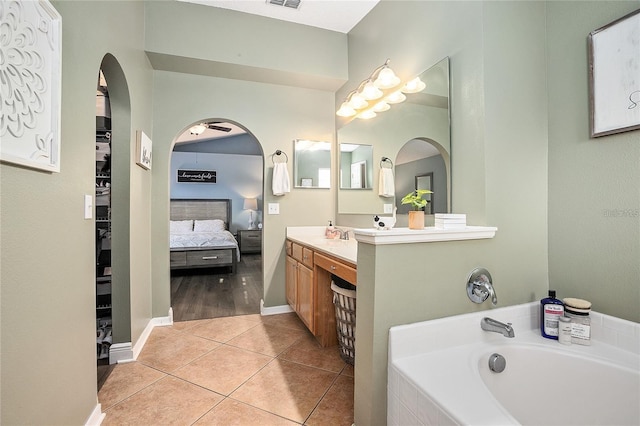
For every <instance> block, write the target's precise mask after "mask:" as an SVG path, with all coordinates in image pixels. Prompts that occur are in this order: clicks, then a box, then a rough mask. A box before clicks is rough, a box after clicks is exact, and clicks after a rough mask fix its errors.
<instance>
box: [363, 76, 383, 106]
mask: <svg viewBox="0 0 640 426" xmlns="http://www.w3.org/2000/svg"><path fill="white" fill-rule="evenodd" d="M361 94H362V97H363V98H365V99H366V100H368V101H373V100H375V99H380V98H381V97H382V91H381V90H380V89H378V88H377V87H376V86H375V85H374V84H373V81H371V80H369V81H368V82H367V84H365V85H364V87H363V88H362V92H361Z"/></svg>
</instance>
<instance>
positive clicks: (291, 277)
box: [285, 256, 298, 311]
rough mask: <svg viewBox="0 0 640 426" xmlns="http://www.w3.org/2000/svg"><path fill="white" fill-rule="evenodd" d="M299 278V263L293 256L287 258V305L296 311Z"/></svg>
mask: <svg viewBox="0 0 640 426" xmlns="http://www.w3.org/2000/svg"><path fill="white" fill-rule="evenodd" d="M297 276H298V262H296V260H295V259H294V258H292V257H291V256H287V269H286V274H285V288H286V295H287V303H288V304H289V306H291V307H292V308H293V310H294V311H295V310H296V309H297V308H296V299H297V298H296V287H297V281H298V279H297Z"/></svg>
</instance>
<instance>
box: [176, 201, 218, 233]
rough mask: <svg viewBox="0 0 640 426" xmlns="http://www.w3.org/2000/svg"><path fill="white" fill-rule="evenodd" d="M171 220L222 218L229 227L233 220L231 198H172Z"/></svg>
mask: <svg viewBox="0 0 640 426" xmlns="http://www.w3.org/2000/svg"><path fill="white" fill-rule="evenodd" d="M169 219H170V220H188V219H194V220H206V219H221V220H223V221H224V223H225V227H226V228H227V229H229V225H230V222H231V200H228V199H216V200H198V199H189V200H177V199H172V200H171V207H170V211H169Z"/></svg>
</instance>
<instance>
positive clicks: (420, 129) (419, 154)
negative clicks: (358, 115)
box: [338, 58, 451, 214]
mask: <svg viewBox="0 0 640 426" xmlns="http://www.w3.org/2000/svg"><path fill="white" fill-rule="evenodd" d="M420 78H421V79H422V81H424V82H425V84H426V87H425V89H424V90H423V91H421V92H419V93H414V94H407V100H406V101H405V102H403V103H401V104H396V105H393V107H392V108H391V109H390V110H388V111H385V112H382V113H379V114H378V115H377V117H375V118H372V119H370V120H362V119H353V120H352V121H350V122H349V123H348V124H346V125H344V126H343V127H342V128H340V129H339V130H338V142H339V144H343V143H345V144H358V145H371V146H372V151H373V152H372V155H373V161H372V169H373V170H372V171H373V179H372V182H371V183H372V189H373V190H372V191H351V190H348V189H346V188H343V187H342V186H341V187H340V188H339V189H338V213H339V214H380V213H383V212H384V205H385V204H392V205H400V202H399V200H400V198H402V197H403V196H404V195H405V194H406V193H408V192H409V191H411V190H413V189H415V185H416V177H417V176H420V175H426V174H428V173H431V172H432V173H433V178H432V183H433V185H434V189H432V191H434V194H433V196H432V197H433V207H435V211H432V212H431V213H445V212H449V211H450V209H451V155H450V154H451V131H450V121H449V120H450V118H449V117H450V110H449V58H444V59H442V60H441V61H439V62H438V63H437V64H435V65H433V66H432V67H430V68H429V69H427V70H426V71H424V72H422V73H421V74H420ZM405 145H407V147H406V148H403V147H404V146H405ZM420 147H422V148H424V149H420ZM427 150H429V151H430V153H429V154H426V153H425V152H423V151H427ZM438 155H439V157H440V159H439V161H440V162H441V163H440V166H441V167H440V168H441V169H443V170H444V177H443V176H442V175H440V174H439V173H437V172H436V170H430V169H429V168H428V167H429V166H425V167H423V165H422V163H423V161H424V159H425V158H431V157H438ZM382 157H389V158H392V159H395V162H394V167H395V169H394V173H395V175H396V178H395V183H396V197H395V198H393V197H381V196H379V195H378V179H379V175H380V166H379V162H380V160H381V158H382ZM432 161H435V158H432ZM398 163H399V164H398ZM341 164H342V163H341ZM410 167H414V169H413V170H412V171H411V172H409V168H410ZM405 173H406V176H405ZM409 173H410V174H409ZM398 175H399V176H398ZM405 183H406V186H405ZM423 183H424V179H418V184H419V185H422V184H423ZM400 185H401V187H399V186H400ZM442 185H444V186H442ZM405 189H406V191H405ZM403 191H405V192H403ZM404 207H406V206H404ZM404 207H403V208H402V209H401V208H398V213H399V214H402V212H403V211H404ZM405 213H406V212H405Z"/></svg>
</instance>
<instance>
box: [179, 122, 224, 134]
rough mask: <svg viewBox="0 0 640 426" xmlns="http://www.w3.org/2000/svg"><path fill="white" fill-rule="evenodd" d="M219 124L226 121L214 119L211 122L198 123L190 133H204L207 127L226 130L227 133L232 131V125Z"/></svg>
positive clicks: (221, 130)
mask: <svg viewBox="0 0 640 426" xmlns="http://www.w3.org/2000/svg"><path fill="white" fill-rule="evenodd" d="M218 124H224V123H220V122H219V121H213V122H209V123H207V122H204V123H200V124H196V125H195V126H193V127H191V128H190V129H189V133H191V134H192V135H200V134H202V132H204V131H205V130H207V129H211V130H217V131H219V132H226V133H228V132H230V131H231V127H227V126H218Z"/></svg>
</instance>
